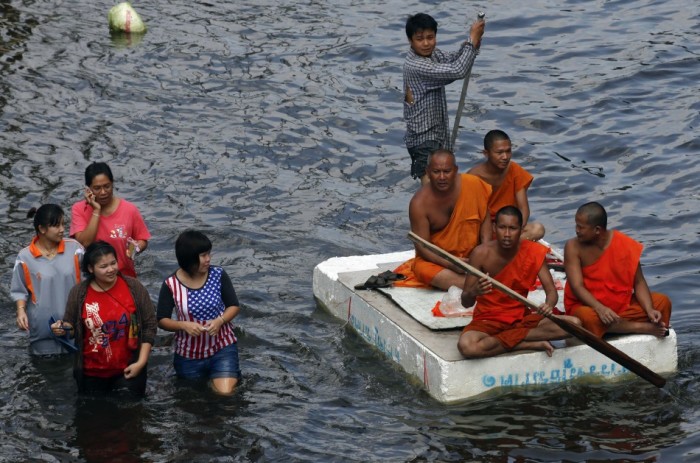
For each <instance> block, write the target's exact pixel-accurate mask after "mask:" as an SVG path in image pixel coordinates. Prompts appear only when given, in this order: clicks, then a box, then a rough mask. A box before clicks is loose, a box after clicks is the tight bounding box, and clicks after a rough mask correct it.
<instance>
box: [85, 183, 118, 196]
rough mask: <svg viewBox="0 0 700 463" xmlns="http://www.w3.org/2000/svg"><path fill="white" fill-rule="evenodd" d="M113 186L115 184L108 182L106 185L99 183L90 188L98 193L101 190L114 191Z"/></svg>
mask: <svg viewBox="0 0 700 463" xmlns="http://www.w3.org/2000/svg"><path fill="white" fill-rule="evenodd" d="M112 186H113V185H112V184H111V183H107V184H105V185H97V186H95V187H92V186H91V187H90V190H92V192H93V193H95V194H97V193H99V192H101V191H104V192H105V193H107V192H110V191H112Z"/></svg>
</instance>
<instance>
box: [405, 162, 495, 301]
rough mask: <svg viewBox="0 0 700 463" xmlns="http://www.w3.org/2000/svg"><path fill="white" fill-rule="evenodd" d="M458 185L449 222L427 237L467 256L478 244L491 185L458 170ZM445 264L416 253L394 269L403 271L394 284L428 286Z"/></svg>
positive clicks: (456, 254)
mask: <svg viewBox="0 0 700 463" xmlns="http://www.w3.org/2000/svg"><path fill="white" fill-rule="evenodd" d="M460 180H461V182H462V188H461V190H460V194H459V198H457V202H456V203H455V207H454V210H453V211H452V216H451V217H450V221H449V223H448V224H447V225H446V226H445V228H443V229H442V230H440V231H438V232H436V233H433V234H432V235H431V236H430V239H429V241H430V242H431V243H433V244H434V245H436V246H438V247H440V248H442V249H443V250H445V251H447V252H449V253H450V254H452V255H454V256H457V257H467V256H469V253H470V252H472V249H474V247H476V245H477V244H479V238H480V231H481V224H482V223H483V222H484V219H485V218H486V214H487V213H488V207H487V205H488V198H489V195H490V194H491V186H490V185H489V184H488V183H486V182H484V181H483V180H481V179H480V178H479V177H477V176H476V175H472V174H461V175H460ZM444 269H445V267H442V266H440V265H437V264H434V263H433V262H429V261H427V260H425V259H423V258H422V257H420V256H416V257H415V258H413V259H409V260H408V261H406V262H404V263H403V264H401V265H400V266H399V267H398V268H397V269H396V270H394V272H396V273H401V274H403V275H406V279H405V280H401V281H397V282H395V283H394V285H395V286H412V287H429V286H430V282H431V281H433V278H435V275H437V274H438V273H440V271H442V270H444Z"/></svg>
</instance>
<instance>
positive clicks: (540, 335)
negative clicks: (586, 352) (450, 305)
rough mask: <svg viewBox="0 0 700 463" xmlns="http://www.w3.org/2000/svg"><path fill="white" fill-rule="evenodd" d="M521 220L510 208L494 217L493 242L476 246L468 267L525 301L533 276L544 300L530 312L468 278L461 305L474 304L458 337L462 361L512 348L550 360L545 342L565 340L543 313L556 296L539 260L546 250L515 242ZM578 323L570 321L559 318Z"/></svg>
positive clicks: (488, 284)
mask: <svg viewBox="0 0 700 463" xmlns="http://www.w3.org/2000/svg"><path fill="white" fill-rule="evenodd" d="M522 225H523V216H522V214H521V213H520V211H519V210H518V209H517V208H516V207H514V206H506V207H504V208H502V209H500V210H499V211H498V212H497V213H496V221H495V222H494V226H493V231H494V234H495V236H496V239H495V240H494V241H489V242H487V243H484V244H480V245H479V246H477V247H476V248H474V250H473V251H472V254H471V256H470V258H469V264H470V265H471V266H473V267H476V268H480V269H482V271H483V272H484V273H486V274H488V275H495V276H494V277H493V278H494V279H495V280H497V281H499V282H501V283H503V284H504V285H506V286H508V287H509V288H511V289H513V290H514V291H516V292H518V293H519V294H521V295H522V296H523V297H527V294H528V291H529V288H530V287H531V286H532V285H533V284H534V283H535V281H536V279H537V277H538V276H539V278H540V281H541V282H542V287H543V288H544V291H545V294H546V299H545V302H544V304H542V305H541V306H540V307H539V309H538V310H537V312H538V313H532V312H531V310H530V309H529V308H528V307H526V306H525V305H524V304H523V303H522V302H520V301H517V300H516V299H513V298H511V297H510V296H508V295H507V294H505V293H504V292H502V291H500V290H494V289H493V288H492V284H491V282H490V280H489V279H487V278H477V277H476V276H474V275H468V276H467V278H466V281H465V283H464V290H463V291H462V305H463V306H464V307H471V306H472V305H473V304H474V301H476V307H475V308H474V317H473V319H472V321H471V323H469V324H468V325H467V326H466V327H464V331H463V332H462V335H461V336H460V337H459V341H458V344H457V347H458V349H459V351H460V353H461V354H462V355H463V356H465V357H467V358H478V357H490V356H493V355H498V354H502V353H504V352H509V351H514V350H526V349H529V350H543V351H545V352H546V353H547V355H549V356H550V357H551V356H552V352H553V351H554V347H553V346H552V344H551V343H550V342H549V341H550V340H554V339H564V338H566V337H568V336H569V335H568V333H566V332H565V331H564V330H563V329H561V328H560V327H559V326H558V325H557V324H555V323H554V322H553V321H552V320H550V319H549V318H545V317H544V316H543V315H551V314H552V308H553V307H554V306H555V305H556V304H557V300H558V295H557V290H556V287H555V285H554V280H553V279H552V275H551V274H550V273H549V269H548V267H547V264H546V263H545V256H546V255H547V248H546V247H545V246H543V245H541V244H539V243H534V242H532V241H529V240H521V239H520V235H521V232H522ZM562 318H565V319H566V320H567V321H569V322H570V323H573V324H576V325H580V324H581V322H580V321H579V320H578V319H576V318H574V317H567V316H565V315H564V316H562Z"/></svg>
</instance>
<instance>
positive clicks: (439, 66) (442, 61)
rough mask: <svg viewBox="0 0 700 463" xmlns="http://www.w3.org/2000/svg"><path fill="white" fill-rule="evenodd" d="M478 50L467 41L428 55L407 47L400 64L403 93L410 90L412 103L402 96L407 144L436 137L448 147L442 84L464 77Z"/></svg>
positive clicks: (412, 144) (447, 126)
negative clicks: (448, 51) (452, 49)
mask: <svg viewBox="0 0 700 463" xmlns="http://www.w3.org/2000/svg"><path fill="white" fill-rule="evenodd" d="M478 54H479V51H478V50H476V49H474V47H473V46H472V44H471V43H469V42H468V41H467V42H464V43H463V44H462V46H461V47H460V48H459V50H458V51H456V52H450V53H444V52H443V51H442V50H440V49H438V48H436V49H435V50H434V51H433V54H432V55H430V57H429V58H426V57H423V56H419V55H417V54H416V52H415V51H413V49H412V48H411V50H410V51H409V52H408V55H407V56H406V61H405V62H404V65H403V89H404V96H405V93H406V92H407V91H408V89H410V91H411V93H412V94H413V102H412V103H409V102H407V101H406V98H405V97H404V102H403V117H404V120H405V121H406V135H405V136H404V142H405V143H406V147H407V148H413V147H414V146H418V145H420V144H421V143H425V142H426V141H437V142H438V143H439V144H440V146H441V147H443V148H445V149H449V150H452V146H450V145H451V139H450V138H451V137H450V134H449V118H448V116H447V97H446V96H445V86H446V85H447V84H450V83H452V82H454V81H455V80H459V79H464V78H465V77H466V76H467V74H469V71H470V70H471V68H472V65H473V64H474V59H476V55H478Z"/></svg>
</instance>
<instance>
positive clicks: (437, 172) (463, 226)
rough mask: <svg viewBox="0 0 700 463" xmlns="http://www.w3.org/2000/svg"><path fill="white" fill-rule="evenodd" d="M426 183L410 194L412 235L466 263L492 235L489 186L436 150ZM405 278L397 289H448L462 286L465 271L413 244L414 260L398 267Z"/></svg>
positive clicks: (397, 271) (409, 211)
mask: <svg viewBox="0 0 700 463" xmlns="http://www.w3.org/2000/svg"><path fill="white" fill-rule="evenodd" d="M426 173H427V175H428V178H429V180H430V182H429V183H428V184H426V185H423V186H421V188H420V189H419V190H418V191H417V192H416V194H415V195H413V198H412V199H411V202H410V204H409V208H408V215H409V220H410V222H411V231H413V233H415V234H416V235H418V236H420V237H421V238H423V239H424V240H426V241H429V242H431V243H433V244H435V245H436V246H438V247H440V248H442V249H444V250H445V251H447V252H449V253H451V254H453V255H455V256H457V257H460V258H464V259H466V258H467V256H469V253H470V252H471V250H472V249H473V248H474V247H475V246H476V245H477V244H479V242H480V241H487V240H489V239H490V234H491V218H490V216H489V214H488V209H487V202H488V198H489V195H490V194H491V187H490V186H489V185H488V184H486V183H485V182H484V181H482V180H480V179H479V178H478V177H476V176H474V175H469V174H461V175H460V174H459V173H458V168H457V164H456V162H455V157H454V154H452V153H451V152H450V151H447V150H438V151H435V152H434V153H433V154H431V155H430V157H429V159H428V167H427V169H426ZM395 272H396V273H401V274H404V275H406V277H407V278H406V279H405V280H403V281H397V282H396V283H394V284H395V285H396V286H414V287H430V286H434V287H436V288H440V289H448V288H449V287H450V286H458V287H460V288H461V287H462V286H463V285H464V277H465V274H464V271H463V270H462V269H460V268H459V267H457V266H455V265H453V264H451V263H449V262H448V261H447V260H445V259H443V258H442V257H440V256H438V255H437V254H435V253H433V252H431V251H430V250H428V249H425V248H424V247H423V246H420V245H416V257H415V258H414V259H410V260H409V261H407V262H404V263H403V264H401V265H400V266H399V267H398V268H397V269H396V270H395Z"/></svg>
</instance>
